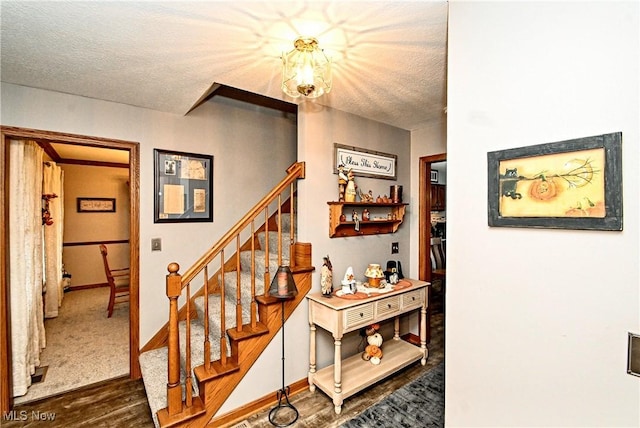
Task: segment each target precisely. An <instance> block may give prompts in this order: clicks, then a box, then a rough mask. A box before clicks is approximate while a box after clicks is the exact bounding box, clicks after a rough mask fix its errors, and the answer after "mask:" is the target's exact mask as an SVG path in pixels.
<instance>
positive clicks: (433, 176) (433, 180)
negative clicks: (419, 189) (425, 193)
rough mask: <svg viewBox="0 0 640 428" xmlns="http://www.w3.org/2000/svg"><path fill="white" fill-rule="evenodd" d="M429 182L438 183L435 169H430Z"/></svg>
mask: <svg viewBox="0 0 640 428" xmlns="http://www.w3.org/2000/svg"><path fill="white" fill-rule="evenodd" d="M431 182H432V183H437V182H438V170H437V169H432V170H431Z"/></svg>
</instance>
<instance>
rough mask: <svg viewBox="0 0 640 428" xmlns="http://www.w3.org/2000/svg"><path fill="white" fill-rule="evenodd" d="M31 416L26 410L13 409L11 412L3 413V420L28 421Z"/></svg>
mask: <svg viewBox="0 0 640 428" xmlns="http://www.w3.org/2000/svg"><path fill="white" fill-rule="evenodd" d="M28 417H29V413H28V412H27V411H26V410H21V411H19V412H18V411H16V410H11V411H10V412H3V413H2V420H5V421H26V420H27V418H28Z"/></svg>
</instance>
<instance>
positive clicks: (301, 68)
mask: <svg viewBox="0 0 640 428" xmlns="http://www.w3.org/2000/svg"><path fill="white" fill-rule="evenodd" d="M293 46H294V49H292V50H291V51H290V52H288V53H285V54H282V90H283V91H284V93H285V94H287V95H289V96H290V97H293V98H298V97H299V96H300V95H303V96H305V97H307V98H318V97H319V96H321V95H323V94H325V93H328V92H329V91H331V59H330V58H328V57H327V56H326V55H325V53H324V51H323V50H322V49H320V47H319V46H318V40H317V39H316V38H315V37H298V38H297V39H296V41H295V42H294V43H293Z"/></svg>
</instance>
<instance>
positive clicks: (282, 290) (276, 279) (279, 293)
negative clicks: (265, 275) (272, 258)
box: [269, 266, 298, 299]
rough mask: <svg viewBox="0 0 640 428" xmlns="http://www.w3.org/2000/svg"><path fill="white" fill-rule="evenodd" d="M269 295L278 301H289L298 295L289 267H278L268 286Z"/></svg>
mask: <svg viewBox="0 0 640 428" xmlns="http://www.w3.org/2000/svg"><path fill="white" fill-rule="evenodd" d="M269 295H271V296H272V297H277V298H278V299H291V298H293V297H295V296H297V295H298V288H297V287H296V283H295V281H294V280H293V274H292V273H291V269H289V266H279V267H278V270H277V271H276V274H275V275H274V276H273V280H272V281H271V286H269Z"/></svg>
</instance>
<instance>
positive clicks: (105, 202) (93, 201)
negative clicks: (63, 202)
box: [76, 198, 116, 213]
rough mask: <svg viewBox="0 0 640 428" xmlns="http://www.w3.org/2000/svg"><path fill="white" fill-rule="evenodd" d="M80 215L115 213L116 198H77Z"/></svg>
mask: <svg viewBox="0 0 640 428" xmlns="http://www.w3.org/2000/svg"><path fill="white" fill-rule="evenodd" d="M76 203H77V207H76V208H77V211H78V212H79V213H114V212H116V199H115V198H76Z"/></svg>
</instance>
